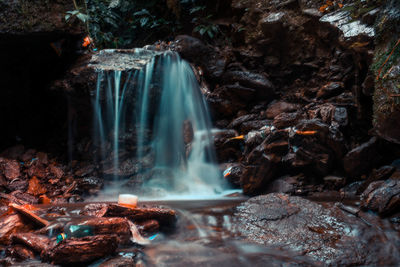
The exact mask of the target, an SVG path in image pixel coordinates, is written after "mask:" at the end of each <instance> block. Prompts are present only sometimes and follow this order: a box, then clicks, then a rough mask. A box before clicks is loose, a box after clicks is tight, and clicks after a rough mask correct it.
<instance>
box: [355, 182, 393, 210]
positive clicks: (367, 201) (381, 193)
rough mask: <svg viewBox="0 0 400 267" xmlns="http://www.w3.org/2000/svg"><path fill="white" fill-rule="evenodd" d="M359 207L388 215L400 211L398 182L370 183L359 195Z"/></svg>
mask: <svg viewBox="0 0 400 267" xmlns="http://www.w3.org/2000/svg"><path fill="white" fill-rule="evenodd" d="M361 199H362V202H361V207H363V208H365V209H369V210H372V211H375V212H378V213H379V214H380V215H390V214H393V213H396V212H398V211H399V210H400V180H397V179H396V180H394V179H388V180H386V181H376V182H373V183H371V184H370V185H369V186H368V188H367V189H365V191H364V192H363V193H362V195H361Z"/></svg>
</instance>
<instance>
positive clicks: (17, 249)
mask: <svg viewBox="0 0 400 267" xmlns="http://www.w3.org/2000/svg"><path fill="white" fill-rule="evenodd" d="M6 255H7V256H10V257H12V258H15V259H17V260H18V261H24V260H27V259H34V258H35V254H34V253H33V252H32V251H31V250H30V249H29V248H27V247H25V246H22V245H14V246H12V247H9V248H8V249H7V250H6Z"/></svg>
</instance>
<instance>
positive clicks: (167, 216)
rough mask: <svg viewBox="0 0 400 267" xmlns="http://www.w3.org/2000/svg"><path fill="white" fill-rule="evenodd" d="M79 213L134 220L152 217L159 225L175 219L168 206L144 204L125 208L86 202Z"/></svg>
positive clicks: (168, 223)
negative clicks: (148, 205)
mask: <svg viewBox="0 0 400 267" xmlns="http://www.w3.org/2000/svg"><path fill="white" fill-rule="evenodd" d="M80 214H81V215H88V216H96V217H126V218H129V219H132V220H134V221H143V220H144V221H145V220H152V219H154V220H157V221H159V222H160V224H161V225H172V224H174V223H175V219H176V213H175V211H174V210H171V209H168V208H158V207H146V206H142V207H137V208H127V207H123V206H119V205H116V204H88V205H86V206H85V207H84V209H83V210H82V211H81V212H80Z"/></svg>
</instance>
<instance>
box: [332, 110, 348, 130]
mask: <svg viewBox="0 0 400 267" xmlns="http://www.w3.org/2000/svg"><path fill="white" fill-rule="evenodd" d="M333 120H334V121H336V122H337V123H338V124H339V125H340V126H346V125H347V124H348V122H349V118H348V114H347V109H346V108H345V107H336V108H335V112H334V113H333Z"/></svg>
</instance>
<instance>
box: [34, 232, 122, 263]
mask: <svg viewBox="0 0 400 267" xmlns="http://www.w3.org/2000/svg"><path fill="white" fill-rule="evenodd" d="M117 244H118V243H117V237H116V236H115V235H96V236H86V237H83V238H69V239H66V240H64V241H63V242H60V243H58V244H56V245H55V246H54V247H52V248H49V250H47V251H44V252H43V253H42V254H41V257H42V258H44V259H46V260H48V261H50V262H52V263H54V264H72V263H85V262H91V261H93V260H96V259H100V258H103V257H105V256H107V255H110V254H112V253H114V251H115V250H116V249H117V246H118V245H117Z"/></svg>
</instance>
